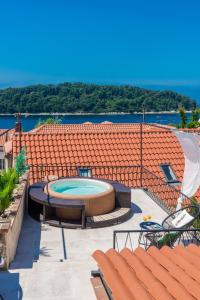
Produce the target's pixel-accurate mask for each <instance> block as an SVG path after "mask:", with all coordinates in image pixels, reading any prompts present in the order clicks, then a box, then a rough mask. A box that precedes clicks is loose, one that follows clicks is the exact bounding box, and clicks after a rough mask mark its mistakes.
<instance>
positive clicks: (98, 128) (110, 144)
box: [13, 124, 184, 180]
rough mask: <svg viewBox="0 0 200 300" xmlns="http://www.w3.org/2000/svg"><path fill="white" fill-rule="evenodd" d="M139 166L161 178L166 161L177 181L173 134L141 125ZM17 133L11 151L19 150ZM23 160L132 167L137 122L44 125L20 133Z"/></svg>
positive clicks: (179, 156)
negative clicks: (24, 156) (141, 152)
mask: <svg viewBox="0 0 200 300" xmlns="http://www.w3.org/2000/svg"><path fill="white" fill-rule="evenodd" d="M142 139H143V165H144V166H145V167H147V168H148V169H149V170H150V171H152V172H153V173H155V174H157V175H159V176H161V177H162V178H163V177H164V175H163V173H162V171H161V169H160V164H161V163H169V164H171V165H172V166H173V169H174V171H175V173H176V175H177V177H178V178H179V179H180V180H181V179H182V176H183V169H184V157H183V153H182V150H181V147H180V144H179V142H178V140H177V138H176V137H175V135H174V134H173V133H172V132H171V131H170V130H166V129H163V128H159V127H155V126H151V125H144V126H143V135H142ZM19 146H20V143H19V135H18V134H15V135H14V137H13V154H14V156H16V155H17V154H18V152H19ZM21 146H22V147H24V146H25V147H26V153H27V162H28V164H33V165H40V164H43V165H53V164H60V165H76V166H132V165H140V164H141V161H140V126H139V125H138V124H92V125H91V124H90V125H89V124H88V125H83V124H80V125H72V124H71V125H45V126H42V127H40V130H38V131H36V132H29V133H22V135H21Z"/></svg>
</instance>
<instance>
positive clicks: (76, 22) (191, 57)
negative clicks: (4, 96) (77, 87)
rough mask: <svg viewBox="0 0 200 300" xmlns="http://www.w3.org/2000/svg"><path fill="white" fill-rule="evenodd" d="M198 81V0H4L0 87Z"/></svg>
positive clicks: (0, 22)
mask: <svg viewBox="0 0 200 300" xmlns="http://www.w3.org/2000/svg"><path fill="white" fill-rule="evenodd" d="M63 81H85V82H97V83H115V84H124V83H125V84H127V83H130V84H136V85H164V86H172V85H174V86H200V1H199V0H196V1H195V0H190V1H188V0H187V1H186V0H182V1H180V0H173V1H172V0H168V1H161V0H151V1H150V0H138V1H136V0H132V1H131V0H130V1H129V0H123V1H117V0H115V1H114V0H107V1H105V0H101V1H100V0H99V1H95V0H93V1H84V0H65V1H64V0H56V1H55V0H48V1H47V0H40V1H39V0H34V1H33V0H26V1H25V0H6V1H1V3H0V86H2V87H4V86H18V85H27V84H33V83H56V82H63Z"/></svg>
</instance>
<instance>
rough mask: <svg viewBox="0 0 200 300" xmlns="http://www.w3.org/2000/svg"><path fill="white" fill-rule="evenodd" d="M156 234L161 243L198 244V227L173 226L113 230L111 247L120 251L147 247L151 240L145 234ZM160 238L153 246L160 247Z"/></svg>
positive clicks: (171, 244)
mask: <svg viewBox="0 0 200 300" xmlns="http://www.w3.org/2000/svg"><path fill="white" fill-rule="evenodd" d="M149 234H151V235H157V238H158V237H159V238H160V239H162V237H164V236H165V237H166V238H167V239H166V238H165V240H163V243H164V244H163V245H169V246H175V245H178V244H181V245H184V246H186V245H188V244H190V243H194V244H197V245H199V244H200V228H188V229H185V228H175V229H159V230H158V229H157V230H155V229H152V230H149V229H148V230H139V229H138V230H115V231H113V248H114V249H115V250H116V251H121V250H122V249H123V248H129V249H130V250H132V251H133V250H134V249H136V248H137V247H139V246H140V247H143V248H145V249H147V248H148V247H149V246H150V245H151V242H150V241H149V240H148V238H147V237H146V235H149ZM173 234H177V239H176V240H173V239H174V235H173ZM160 239H157V243H158V244H157V245H156V243H154V246H158V247H160V242H161V241H160Z"/></svg>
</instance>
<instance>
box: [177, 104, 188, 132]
mask: <svg viewBox="0 0 200 300" xmlns="http://www.w3.org/2000/svg"><path fill="white" fill-rule="evenodd" d="M179 114H180V119H181V123H180V127H181V128H185V127H186V125H187V116H186V113H185V109H184V108H183V107H180V108H179Z"/></svg>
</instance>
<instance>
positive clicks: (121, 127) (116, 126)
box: [30, 121, 171, 133]
mask: <svg viewBox="0 0 200 300" xmlns="http://www.w3.org/2000/svg"><path fill="white" fill-rule="evenodd" d="M166 128H167V127H166ZM170 128H171V127H170ZM163 130H165V128H163V127H162V126H153V125H150V124H145V125H143V131H163ZM85 131H87V132H102V131H103V132H107V131H109V132H111V131H114V132H116V131H120V132H124V131H134V132H136V131H140V124H139V123H112V122H108V121H105V122H102V123H97V124H95V123H91V122H85V123H82V124H43V125H41V126H39V127H38V128H35V129H33V130H31V131H30V132H37V133H62V132H63V133H66V132H85Z"/></svg>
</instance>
